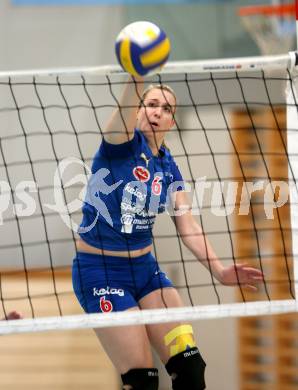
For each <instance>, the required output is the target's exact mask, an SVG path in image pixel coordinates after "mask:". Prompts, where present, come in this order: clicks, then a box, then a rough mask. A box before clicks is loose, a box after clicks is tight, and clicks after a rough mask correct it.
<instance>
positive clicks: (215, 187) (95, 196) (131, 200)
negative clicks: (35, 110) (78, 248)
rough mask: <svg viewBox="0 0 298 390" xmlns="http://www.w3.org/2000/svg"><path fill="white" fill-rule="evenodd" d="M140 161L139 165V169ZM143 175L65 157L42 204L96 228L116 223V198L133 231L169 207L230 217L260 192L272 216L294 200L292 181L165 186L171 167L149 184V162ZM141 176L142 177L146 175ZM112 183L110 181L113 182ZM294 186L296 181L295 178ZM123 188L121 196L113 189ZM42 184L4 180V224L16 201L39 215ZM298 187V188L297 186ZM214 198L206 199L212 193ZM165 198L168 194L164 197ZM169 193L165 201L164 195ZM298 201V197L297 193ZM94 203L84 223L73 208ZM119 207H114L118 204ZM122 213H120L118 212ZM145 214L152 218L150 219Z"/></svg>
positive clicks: (0, 204) (19, 212)
mask: <svg viewBox="0 0 298 390" xmlns="http://www.w3.org/2000/svg"><path fill="white" fill-rule="evenodd" d="M137 168H139V167H136V168H135V169H137ZM141 168H142V170H143V171H142V172H141V171H138V175H139V174H140V175H141V176H142V180H140V179H138V180H135V181H131V182H125V183H124V181H123V180H118V181H117V182H116V183H114V180H113V175H112V174H111V172H110V171H109V170H108V169H107V168H100V169H99V170H98V171H97V172H95V173H92V172H91V170H90V168H89V167H88V166H87V165H86V164H85V163H84V162H83V161H81V160H80V159H78V158H75V157H71V158H66V159H63V160H62V161H61V162H60V163H59V164H58V166H57V168H56V170H55V172H54V175H53V203H44V204H42V205H41V206H42V207H43V208H44V207H45V208H47V209H49V210H51V211H53V212H55V213H58V214H59V215H60V217H61V219H62V221H63V222H64V223H65V225H66V226H68V228H69V229H72V230H73V231H75V232H78V233H86V232H88V231H90V230H91V229H92V228H93V227H94V226H95V225H96V223H97V221H98V219H99V218H101V219H102V220H104V221H105V222H106V223H108V224H109V225H110V226H113V218H112V216H111V201H112V202H113V207H117V205H116V206H115V204H116V203H115V202H116V201H117V202H118V203H117V204H119V211H117V215H118V216H119V214H120V220H119V222H120V223H121V224H122V231H123V232H126V233H132V229H133V226H134V225H136V229H145V228H146V226H147V225H148V228H149V227H150V226H151V224H152V223H153V222H154V217H155V215H156V214H157V213H158V212H161V211H163V210H165V211H166V212H167V213H168V214H169V215H170V216H181V215H183V214H184V213H187V212H191V213H192V214H193V215H200V214H201V210H202V208H203V207H206V204H208V207H209V208H210V212H211V213H212V214H213V215H215V216H218V217H227V216H229V215H231V214H232V213H234V212H235V211H237V213H238V215H248V214H249V212H250V210H251V204H252V197H253V196H254V195H256V194H257V195H258V198H259V204H260V205H261V206H262V207H263V210H264V213H265V217H266V218H267V219H273V218H274V210H275V209H277V208H279V207H282V206H283V205H284V204H286V203H287V202H288V199H289V193H290V192H291V193H292V194H293V193H294V191H290V190H291V188H290V187H289V184H288V183H287V182H286V181H269V180H267V181H265V180H257V181H253V182H241V183H239V182H236V181H215V182H211V181H208V180H207V178H206V177H200V178H198V179H196V180H195V183H194V186H193V187H192V186H191V185H190V184H189V183H184V182H180V181H177V182H172V183H171V184H170V185H168V186H167V188H163V185H164V184H163V175H164V176H165V177H170V172H164V173H163V172H156V173H155V177H154V178H153V180H152V182H151V184H150V185H149V184H146V182H147V181H148V180H147V178H148V177H149V176H150V173H149V171H148V174H147V173H144V172H147V169H146V168H144V167H141ZM68 169H69V170H71V171H75V172H78V171H80V172H82V171H84V172H85V173H77V174H73V175H71V179H69V180H68V181H67V182H65V177H66V171H67V170H68ZM141 176H140V177H141ZM109 183H110V184H109ZM73 186H75V187H79V191H77V192H78V193H77V195H76V196H75V199H73V200H72V201H70V202H67V199H66V193H65V192H66V191H65V190H67V189H70V188H71V187H73ZM293 186H294V183H293ZM181 187H182V188H183V189H184V191H186V192H188V195H189V196H188V197H189V198H190V202H189V203H188V204H185V205H181V204H180V205H179V207H178V208H177V207H175V197H176V196H177V191H179V190H180V189H181ZM115 191H117V196H114V197H113V196H112V194H113V193H114V192H115ZM37 192H38V185H37V184H36V183H35V182H34V181H22V182H20V183H18V184H17V185H16V187H15V189H14V190H13V189H12V188H11V187H10V185H9V183H8V182H7V181H5V180H1V181H0V225H2V224H3V223H4V221H5V219H4V213H5V212H6V211H7V210H8V208H9V207H10V204H11V202H12V203H13V204H12V212H13V214H14V215H16V216H17V217H27V216H31V215H33V214H34V213H35V212H36V210H37V203H36V202H37V199H36V198H37V195H36V193H37ZM296 192H297V191H296ZM207 197H208V199H207V200H206V198H207ZM164 198H165V199H164ZM161 199H163V202H164V203H162V201H161ZM292 201H293V202H294V203H295V200H293V199H292ZM88 205H89V206H92V208H93V209H92V210H93V212H92V213H90V215H93V220H92V221H88V226H82V227H80V226H79V225H78V224H77V223H76V222H75V220H74V219H73V214H74V213H76V212H78V211H80V210H81V209H82V207H88ZM113 211H114V210H113ZM118 213H119V214H118ZM145 220H146V221H147V222H148V224H147V225H146V224H145Z"/></svg>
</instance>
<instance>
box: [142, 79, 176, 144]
mask: <svg viewBox="0 0 298 390" xmlns="http://www.w3.org/2000/svg"><path fill="white" fill-rule="evenodd" d="M153 89H160V90H161V91H167V92H169V93H170V94H171V95H172V96H173V97H174V99H175V107H174V108H175V109H174V110H173V114H174V113H175V111H176V106H177V97H176V94H175V92H174V90H173V89H172V88H171V87H170V86H169V85H167V84H150V85H149V86H148V87H147V88H146V89H145V91H144V92H143V94H142V96H141V99H140V103H139V108H141V107H142V105H143V103H144V100H145V99H146V96H147V95H148V93H149V92H150V91H152V90H153ZM171 107H172V106H171ZM161 146H163V147H164V148H166V149H168V150H170V149H169V147H168V146H167V145H166V143H165V141H162V144H161Z"/></svg>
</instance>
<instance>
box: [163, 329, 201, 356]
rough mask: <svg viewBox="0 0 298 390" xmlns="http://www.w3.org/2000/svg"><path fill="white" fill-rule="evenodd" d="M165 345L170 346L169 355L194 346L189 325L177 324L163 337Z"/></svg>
mask: <svg viewBox="0 0 298 390" xmlns="http://www.w3.org/2000/svg"><path fill="white" fill-rule="evenodd" d="M164 342H165V345H166V346H169V345H170V344H172V343H173V344H172V345H171V346H170V357H172V356H175V355H177V354H178V353H180V352H183V351H185V350H186V349H188V348H193V347H195V346H196V343H195V340H194V338H193V329H192V326H191V325H179V326H177V327H176V328H174V329H172V330H171V331H170V332H169V333H167V334H166V335H165V337H164Z"/></svg>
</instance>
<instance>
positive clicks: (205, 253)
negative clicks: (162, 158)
mask: <svg viewBox="0 0 298 390" xmlns="http://www.w3.org/2000/svg"><path fill="white" fill-rule="evenodd" d="M175 198H176V199H175V210H176V212H175V214H176V215H175V216H174V222H175V225H176V228H177V230H178V233H179V235H180V236H181V238H182V241H183V243H184V245H185V246H187V248H188V249H189V250H190V251H191V252H192V253H193V254H194V255H195V256H196V258H197V259H198V260H199V261H200V262H201V263H202V264H203V265H204V266H205V267H206V268H207V269H208V270H209V271H211V272H212V275H213V276H214V277H215V278H216V279H217V280H218V281H219V282H220V283H222V284H224V285H237V284H239V283H240V284H241V286H242V287H245V288H248V289H250V290H257V288H256V286H255V284H257V283H260V282H262V281H263V279H264V277H263V274H262V272H261V271H260V270H258V269H256V268H252V267H248V266H247V265H246V264H233V265H230V266H226V267H225V266H223V264H222V263H221V262H220V260H219V259H218V257H217V256H216V254H215V252H214V250H213V249H212V247H211V245H210V243H209V241H208V239H207V237H206V236H205V235H204V233H203V231H202V229H201V227H200V225H199V224H198V223H197V221H196V219H195V218H194V216H193V215H192V213H191V205H190V202H189V200H188V197H187V193H186V192H185V191H178V192H176V193H175Z"/></svg>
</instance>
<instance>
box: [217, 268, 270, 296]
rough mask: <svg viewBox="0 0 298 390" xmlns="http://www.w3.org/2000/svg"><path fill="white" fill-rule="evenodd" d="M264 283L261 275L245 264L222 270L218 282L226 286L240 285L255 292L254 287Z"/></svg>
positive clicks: (257, 270) (255, 288) (255, 269)
mask: <svg viewBox="0 0 298 390" xmlns="http://www.w3.org/2000/svg"><path fill="white" fill-rule="evenodd" d="M263 281H264V275H263V273H262V272H261V271H260V270H259V269H257V268H253V267H248V265H247V264H233V265H231V266H228V267H225V268H223V270H222V271H221V275H220V282H221V283H222V284H224V285H226V286H233V285H240V286H241V287H244V288H247V289H249V290H251V291H257V287H256V285H257V284H258V283H261V282H263Z"/></svg>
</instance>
